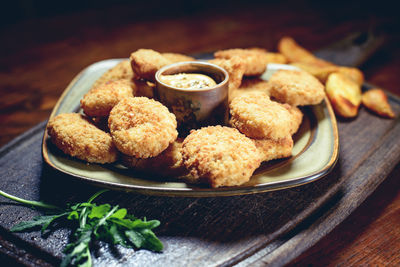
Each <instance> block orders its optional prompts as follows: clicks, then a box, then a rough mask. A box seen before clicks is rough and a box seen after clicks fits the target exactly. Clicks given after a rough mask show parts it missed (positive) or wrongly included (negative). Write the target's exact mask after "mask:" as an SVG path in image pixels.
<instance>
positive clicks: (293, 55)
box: [278, 37, 334, 67]
mask: <svg viewBox="0 0 400 267" xmlns="http://www.w3.org/2000/svg"><path fill="white" fill-rule="evenodd" d="M278 50H279V52H280V53H282V54H283V55H284V56H285V57H286V58H287V60H288V61H289V62H303V63H313V64H315V65H317V66H320V67H323V66H332V65H334V64H332V63H330V62H328V61H325V60H322V59H319V58H317V57H316V56H314V55H313V54H312V53H311V52H310V51H308V50H306V49H305V48H303V47H301V46H300V45H299V44H298V43H296V41H295V40H294V39H293V38H291V37H283V38H282V39H281V40H280V41H279V43H278Z"/></svg>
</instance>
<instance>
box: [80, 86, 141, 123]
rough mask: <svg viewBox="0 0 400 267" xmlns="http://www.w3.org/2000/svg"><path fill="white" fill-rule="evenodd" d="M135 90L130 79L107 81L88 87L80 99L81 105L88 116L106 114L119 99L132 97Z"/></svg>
mask: <svg viewBox="0 0 400 267" xmlns="http://www.w3.org/2000/svg"><path fill="white" fill-rule="evenodd" d="M135 92H136V86H135V85H134V84H133V83H132V82H131V81H130V80H127V79H123V80H115V81H109V82H107V83H105V84H102V85H100V86H98V87H94V88H92V89H90V91H89V92H88V93H87V94H85V95H84V96H83V98H82V99H81V107H82V109H83V111H84V112H85V114H86V115H88V116H91V117H95V116H99V117H101V116H108V114H110V111H111V109H112V108H113V107H114V106H115V105H116V104H117V103H118V102H119V101H120V100H121V99H123V98H125V97H133V96H134V95H135Z"/></svg>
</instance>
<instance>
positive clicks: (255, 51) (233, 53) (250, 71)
mask: <svg viewBox="0 0 400 267" xmlns="http://www.w3.org/2000/svg"><path fill="white" fill-rule="evenodd" d="M214 57H215V58H221V59H230V58H232V57H240V58H241V59H242V60H243V62H244V64H245V66H246V67H245V72H244V75H245V76H260V75H261V74H263V73H264V72H265V70H266V68H267V64H268V63H272V62H268V61H269V60H271V59H273V58H272V57H271V55H268V54H267V52H266V51H265V50H264V49H260V48H252V49H242V48H234V49H227V50H220V51H217V52H215V53H214Z"/></svg>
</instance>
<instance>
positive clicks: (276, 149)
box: [253, 135, 293, 162]
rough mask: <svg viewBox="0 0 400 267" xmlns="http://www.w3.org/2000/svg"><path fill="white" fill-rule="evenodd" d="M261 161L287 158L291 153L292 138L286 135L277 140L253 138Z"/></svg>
mask: <svg viewBox="0 0 400 267" xmlns="http://www.w3.org/2000/svg"><path fill="white" fill-rule="evenodd" d="M253 142H254V144H255V145H256V147H257V150H258V152H259V153H260V158H261V161H262V162H265V161H270V160H273V159H281V158H287V157H290V156H291V155H292V149H293V139H292V136H290V135H288V136H286V137H284V138H281V139H278V140H272V139H253Z"/></svg>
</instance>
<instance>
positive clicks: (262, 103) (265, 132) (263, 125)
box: [229, 92, 293, 140]
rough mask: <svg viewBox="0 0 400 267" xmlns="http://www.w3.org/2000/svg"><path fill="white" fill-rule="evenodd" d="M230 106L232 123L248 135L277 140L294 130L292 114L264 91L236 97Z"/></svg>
mask: <svg viewBox="0 0 400 267" xmlns="http://www.w3.org/2000/svg"><path fill="white" fill-rule="evenodd" d="M229 108H230V114H231V119H230V124H231V125H232V126H234V127H235V128H236V129H238V130H239V131H240V132H241V133H243V134H245V135H246V136H247V137H250V138H255V139H267V138H269V139H274V140H277V139H281V138H284V137H286V136H288V135H290V133H291V132H292V131H293V129H292V128H293V126H292V119H293V118H292V117H293V116H292V114H291V113H290V112H289V111H288V110H287V108H285V107H284V106H283V105H282V104H280V103H277V102H274V101H271V100H270V98H269V96H268V95H267V94H265V93H263V92H252V93H248V94H245V95H242V96H239V97H236V98H234V99H233V100H232V102H231V103H230V104H229Z"/></svg>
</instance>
